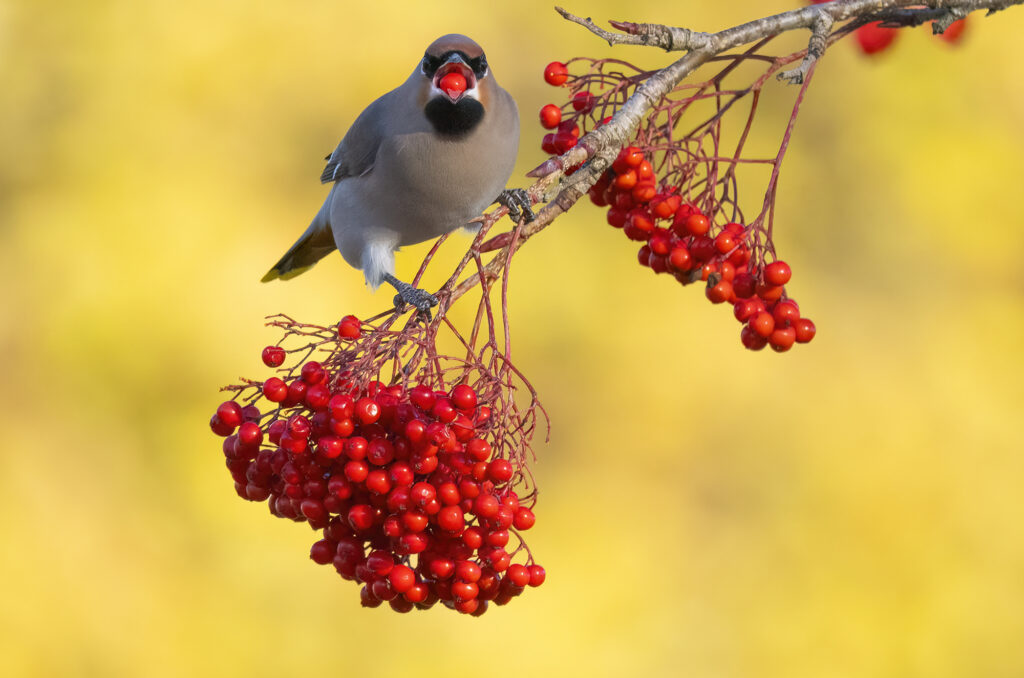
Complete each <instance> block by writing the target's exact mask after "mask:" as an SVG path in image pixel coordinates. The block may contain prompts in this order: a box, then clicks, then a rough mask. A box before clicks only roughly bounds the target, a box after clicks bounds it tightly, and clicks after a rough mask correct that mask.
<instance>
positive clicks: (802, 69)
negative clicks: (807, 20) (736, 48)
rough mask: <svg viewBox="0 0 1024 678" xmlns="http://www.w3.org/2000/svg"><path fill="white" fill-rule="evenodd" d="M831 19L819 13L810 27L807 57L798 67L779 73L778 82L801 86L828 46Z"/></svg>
mask: <svg viewBox="0 0 1024 678" xmlns="http://www.w3.org/2000/svg"><path fill="white" fill-rule="evenodd" d="M832 23H833V22H832V17H831V15H829V14H828V12H819V13H818V18H817V19H815V21H814V24H813V25H812V26H811V39H810V42H808V44H807V55H806V56H804V60H803V61H801V62H800V65H799V66H797V67H796V68H793V69H791V70H788V71H783V72H782V73H779V74H778V75H777V76H776V77H777V78H778V79H779V80H783V81H785V82H788V83H789V84H791V85H802V84H803V82H804V78H806V77H807V72H808V71H809V70H810V69H811V66H813V65H814V62H816V61H817V60H818V59H820V58H821V57H822V56H824V54H825V46H826V45H827V44H828V36H829V33H830V32H831V30H832Z"/></svg>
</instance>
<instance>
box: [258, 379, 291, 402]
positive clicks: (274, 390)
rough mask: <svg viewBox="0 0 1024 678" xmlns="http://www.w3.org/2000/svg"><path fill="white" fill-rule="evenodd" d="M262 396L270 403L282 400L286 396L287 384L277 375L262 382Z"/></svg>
mask: <svg viewBox="0 0 1024 678" xmlns="http://www.w3.org/2000/svg"><path fill="white" fill-rule="evenodd" d="M263 396H264V397H265V398H266V399H267V400H269V401H270V402H272V403H280V402H284V400H285V399H286V398H287V397H288V385H287V384H285V383H284V382H283V381H282V380H280V379H278V378H277V377H271V378H270V379H267V380H266V381H265V382H263Z"/></svg>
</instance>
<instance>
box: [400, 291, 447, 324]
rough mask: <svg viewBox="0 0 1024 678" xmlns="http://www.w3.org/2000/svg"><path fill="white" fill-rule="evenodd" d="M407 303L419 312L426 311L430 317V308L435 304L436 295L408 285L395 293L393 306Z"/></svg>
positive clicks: (436, 302)
mask: <svg viewBox="0 0 1024 678" xmlns="http://www.w3.org/2000/svg"><path fill="white" fill-rule="evenodd" d="M405 304H409V305H410V306H412V307H413V308H415V309H416V310H417V311H419V312H420V313H426V314H427V317H428V318H429V317H430V309H431V308H433V307H434V306H437V304H438V301H437V297H435V296H434V295H433V294H431V293H430V292H428V291H426V290H421V289H419V288H417V287H412V286H410V287H408V288H407V289H404V290H402V291H400V292H399V293H398V294H396V295H395V308H401V307H402V306H403V305H405Z"/></svg>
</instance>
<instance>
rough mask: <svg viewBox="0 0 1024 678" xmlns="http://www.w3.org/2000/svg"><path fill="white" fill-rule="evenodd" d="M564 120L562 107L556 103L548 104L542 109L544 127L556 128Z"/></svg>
mask: <svg viewBox="0 0 1024 678" xmlns="http://www.w3.org/2000/svg"><path fill="white" fill-rule="evenodd" d="M560 122H562V109H561V108H559V107H558V106H555V105H554V104H546V105H545V106H544V107H543V108H541V109H540V124H541V125H542V126H543V127H544V129H555V128H556V127H558V123H560Z"/></svg>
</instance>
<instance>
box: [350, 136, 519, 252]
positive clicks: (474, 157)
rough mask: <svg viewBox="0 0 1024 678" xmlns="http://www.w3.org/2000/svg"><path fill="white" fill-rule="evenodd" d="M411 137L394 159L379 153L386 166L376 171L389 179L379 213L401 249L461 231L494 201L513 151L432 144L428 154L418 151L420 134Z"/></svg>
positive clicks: (375, 169)
mask: <svg viewBox="0 0 1024 678" xmlns="http://www.w3.org/2000/svg"><path fill="white" fill-rule="evenodd" d="M409 136H410V137H411V138H407V139H404V140H401V142H400V143H399V144H397V145H396V148H395V152H394V153H393V154H383V153H382V155H383V156H385V157H384V158H382V161H383V164H384V166H383V167H380V168H379V169H382V170H384V171H382V172H381V174H380V175H379V176H381V177H392V178H393V182H391V181H389V182H388V183H389V184H390V185H391V186H392V189H391V191H390V195H389V196H388V198H387V200H385V201H383V202H382V204H381V205H380V210H379V214H380V215H381V217H383V218H384V220H386V221H388V222H390V224H394V227H397V230H398V232H399V235H400V240H399V244H400V245H411V244H414V243H418V242H423V241H425V240H430V239H432V238H436V237H437V236H439V235H442V234H444V233H447V232H449V231H452V230H454V229H456V228H460V227H462V226H465V225H466V224H467V223H468V222H469V220H470V219H473V218H474V217H476V216H478V215H479V214H480V213H481V212H482V211H483V210H484V209H486V208H487V206H488V205H490V204H492V203H493V202H494V200H495V199H496V198H497V197H498V194H499V193H501V191H502V189H504V188H505V185H506V182H507V181H508V178H509V176H510V175H511V173H512V167H513V165H514V163H515V146H512V147H511V148H510V149H508V151H509V152H506V149H504V148H502V147H501V145H498V147H495V146H494V145H493V144H492V145H491V146H490V147H489V148H486V149H485V148H484V147H483V145H479V146H480V147H478V145H477V144H473V143H463V142H459V143H438V142H437V141H436V140H435V141H431V142H430V143H429V150H427V149H423V148H419V146H420V144H421V143H423V141H424V140H423V139H422V138H418V137H419V135H409ZM382 150H383V149H382ZM488 151H489V152H488ZM377 169H378V167H375V168H374V172H373V173H372V174H376V173H377ZM368 178H369V177H368Z"/></svg>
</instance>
